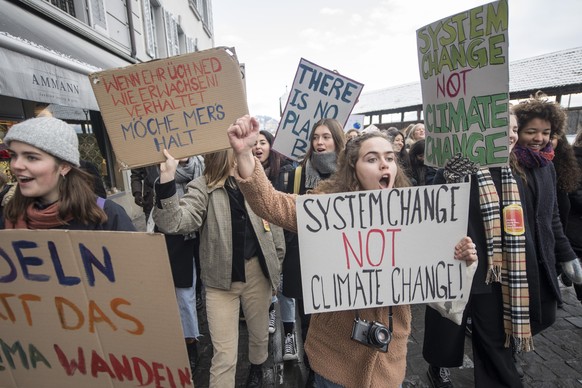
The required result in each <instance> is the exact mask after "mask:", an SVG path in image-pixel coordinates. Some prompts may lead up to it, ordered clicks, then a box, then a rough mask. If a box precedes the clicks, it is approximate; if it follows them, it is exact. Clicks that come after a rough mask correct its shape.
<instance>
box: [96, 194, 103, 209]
mask: <svg viewBox="0 0 582 388" xmlns="http://www.w3.org/2000/svg"><path fill="white" fill-rule="evenodd" d="M97 205H99V207H100V208H101V209H103V208H104V207H105V198H101V197H97Z"/></svg>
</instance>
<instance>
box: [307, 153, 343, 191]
mask: <svg viewBox="0 0 582 388" xmlns="http://www.w3.org/2000/svg"><path fill="white" fill-rule="evenodd" d="M335 170H337V154H336V153H335V152H322V153H313V154H312V155H311V158H309V160H307V163H306V164H305V188H306V189H313V188H315V187H316V186H317V184H318V183H319V181H321V180H322V175H323V176H324V177H323V179H325V178H328V177H329V176H330V175H331V174H333V173H334V172H335Z"/></svg>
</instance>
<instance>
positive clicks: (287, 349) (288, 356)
mask: <svg viewBox="0 0 582 388" xmlns="http://www.w3.org/2000/svg"><path fill="white" fill-rule="evenodd" d="M291 360H297V342H296V341H295V333H289V334H287V336H286V337H285V346H284V347H283V361H291Z"/></svg>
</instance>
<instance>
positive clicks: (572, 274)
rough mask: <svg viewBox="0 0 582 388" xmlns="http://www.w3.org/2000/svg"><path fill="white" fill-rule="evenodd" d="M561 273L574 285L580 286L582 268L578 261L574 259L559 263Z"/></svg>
mask: <svg viewBox="0 0 582 388" xmlns="http://www.w3.org/2000/svg"><path fill="white" fill-rule="evenodd" d="M561 265H562V271H564V273H565V274H566V275H567V276H568V277H569V278H570V279H571V280H572V282H573V283H575V284H582V266H581V265H580V259H574V260H570V261H566V262H564V263H561Z"/></svg>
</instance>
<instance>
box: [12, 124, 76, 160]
mask: <svg viewBox="0 0 582 388" xmlns="http://www.w3.org/2000/svg"><path fill="white" fill-rule="evenodd" d="M12 141H21V142H23V143H26V144H29V145H31V146H33V147H36V148H38V149H40V150H43V151H44V152H46V153H49V154H51V155H52V156H54V157H57V158H59V159H61V160H64V161H66V162H69V163H71V164H73V165H75V166H77V167H79V139H78V138H77V133H76V132H75V130H74V129H73V127H71V126H70V125H69V124H67V123H65V122H64V121H62V120H59V119H55V118H54V117H37V118H34V119H29V120H26V121H23V122H21V123H18V124H15V125H13V126H12V127H11V128H10V129H9V130H8V133H7V134H6V137H4V142H5V143H6V144H8V147H10V143H11V142H12Z"/></svg>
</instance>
